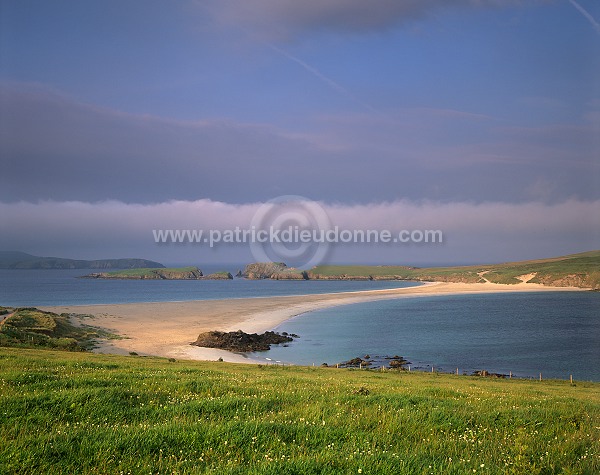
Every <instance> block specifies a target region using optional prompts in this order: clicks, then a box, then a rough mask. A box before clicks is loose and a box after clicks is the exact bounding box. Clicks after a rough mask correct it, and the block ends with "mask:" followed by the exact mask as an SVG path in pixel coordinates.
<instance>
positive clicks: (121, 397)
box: [0, 348, 600, 475]
mask: <svg viewBox="0 0 600 475" xmlns="http://www.w3.org/2000/svg"><path fill="white" fill-rule="evenodd" d="M0 473H3V474H4V473H6V474H41V473H52V474H74V473H77V474H80V473H84V474H87V473H98V474H121V473H125V474H127V473H131V474H142V473H144V474H151V473H152V474H156V473H161V474H187V473H189V474H196V473H219V474H246V473H250V474H252V473H265V474H323V473H324V474H338V473H344V474H346V473H347V474H360V473H362V474H386V475H387V474H411V475H412V474H467V473H469V474H473V473H485V474H505V473H508V474H527V475H531V474H559V473H562V474H590V475H591V474H598V473H600V384H599V383H582V382H576V384H575V385H571V384H570V383H569V382H565V381H542V382H540V381H525V380H496V379H489V378H477V377H467V376H453V375H443V374H431V373H417V372H413V373H407V372H392V371H387V372H384V373H382V372H374V371H367V370H347V369H344V370H341V369H331V368H306V367H278V366H254V365H233V364H227V363H219V362H212V363H211V362H189V361H185V362H184V361H167V360H164V359H158V358H142V357H120V356H108V355H98V354H90V353H68V352H57V351H49V350H29V349H20V348H19V349H17V348H0Z"/></svg>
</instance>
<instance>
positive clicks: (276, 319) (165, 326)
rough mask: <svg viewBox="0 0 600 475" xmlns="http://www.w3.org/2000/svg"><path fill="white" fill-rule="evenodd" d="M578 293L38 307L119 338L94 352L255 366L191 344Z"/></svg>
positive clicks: (457, 288)
mask: <svg viewBox="0 0 600 475" xmlns="http://www.w3.org/2000/svg"><path fill="white" fill-rule="evenodd" d="M567 290H568V291H573V290H583V289H580V288H573V287H547V286H543V285H540V284H532V283H521V284H517V285H502V284H492V283H481V284H460V283H448V282H434V283H426V284H424V285H421V286H417V287H407V288H400V289H385V290H368V291H359V292H343V293H331V294H312V295H299V296H288V297H258V298H243V299H227V300H195V301H186V302H152V303H130V304H110V305H104V304H102V305H71V306H65V307H43V309H44V310H49V311H52V312H56V313H76V314H89V315H94V318H93V319H88V318H86V319H85V323H86V324H91V325H94V326H98V327H101V328H104V329H107V330H109V331H111V332H113V333H116V334H118V335H120V336H122V337H124V338H123V339H119V340H110V341H106V342H103V344H102V345H101V346H100V347H99V348H98V349H97V350H96V351H98V352H102V353H116V354H128V353H129V352H132V351H135V352H136V353H138V354H140V355H154V356H164V357H169V358H178V359H195V360H217V359H219V358H223V360H225V361H230V362H241V363H255V362H256V361H254V360H251V359H249V358H247V357H246V356H244V355H242V354H235V353H230V352H228V351H224V350H216V349H212V348H199V347H196V346H191V345H190V343H191V342H192V341H195V340H196V338H197V336H198V334H199V333H201V332H205V331H211V330H220V331H235V330H243V331H245V332H248V333H254V332H257V333H261V332H264V331H267V330H270V329H273V328H274V327H276V326H277V325H279V324H280V323H282V322H284V321H285V320H287V319H289V318H291V317H294V316H296V315H300V314H302V313H306V312H311V311H314V310H320V309H323V308H327V307H334V306H338V305H348V304H354V303H360V302H369V301H375V300H384V299H395V298H413V297H419V296H435V295H451V294H476V293H496V292H540V291H548V292H550V291H567Z"/></svg>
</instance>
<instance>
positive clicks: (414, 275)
mask: <svg viewBox="0 0 600 475" xmlns="http://www.w3.org/2000/svg"><path fill="white" fill-rule="evenodd" d="M308 277H309V278H310V279H348V280H353V279H373V280H386V279H392V280H418V281H443V282H473V283H475V282H485V281H489V282H493V283H498V284H518V283H520V282H532V283H539V284H544V285H551V286H557V287H581V288H590V289H600V251H590V252H584V253H580V254H572V255H568V256H562V257H553V258H548V259H537V260H531V261H520V262H508V263H503V264H489V265H476V266H458V267H428V268H416V267H406V266H317V267H315V268H313V269H312V270H311V271H310V272H308Z"/></svg>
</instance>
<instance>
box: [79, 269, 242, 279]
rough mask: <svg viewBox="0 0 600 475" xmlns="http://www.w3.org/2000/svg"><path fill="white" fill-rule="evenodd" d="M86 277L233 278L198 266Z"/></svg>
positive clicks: (121, 271)
mask: <svg viewBox="0 0 600 475" xmlns="http://www.w3.org/2000/svg"><path fill="white" fill-rule="evenodd" d="M82 278H84V279H116V280H228V279H233V276H232V275H231V274H230V273H229V272H216V273H214V274H208V275H204V274H203V273H202V271H201V270H200V269H198V268H197V267H174V268H165V267H163V268H150V269H126V270H119V271H114V272H94V273H92V274H88V275H84V276H82Z"/></svg>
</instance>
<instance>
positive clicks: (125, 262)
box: [0, 251, 165, 269]
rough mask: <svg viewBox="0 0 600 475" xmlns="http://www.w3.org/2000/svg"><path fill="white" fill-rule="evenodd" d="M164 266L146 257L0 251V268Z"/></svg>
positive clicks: (133, 267)
mask: <svg viewBox="0 0 600 475" xmlns="http://www.w3.org/2000/svg"><path fill="white" fill-rule="evenodd" d="M142 267H153V268H164V267H165V266H164V265H162V264H161V263H160V262H154V261H149V260H147V259H96V260H91V261H90V260H82V259H65V258H62V257H40V256H33V255H31V254H27V253H25V252H18V251H0V269H137V268H142Z"/></svg>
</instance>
